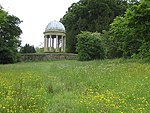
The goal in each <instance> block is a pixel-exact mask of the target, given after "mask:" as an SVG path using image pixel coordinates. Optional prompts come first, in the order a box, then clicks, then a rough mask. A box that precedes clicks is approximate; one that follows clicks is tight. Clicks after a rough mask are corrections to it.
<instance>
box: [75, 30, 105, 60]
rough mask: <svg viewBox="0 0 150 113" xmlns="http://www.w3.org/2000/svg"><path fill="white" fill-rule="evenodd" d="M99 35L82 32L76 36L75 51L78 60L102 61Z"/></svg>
mask: <svg viewBox="0 0 150 113" xmlns="http://www.w3.org/2000/svg"><path fill="white" fill-rule="evenodd" d="M100 37H101V35H100V34H99V33H91V32H82V33H81V34H79V35H77V49H76V51H77V52H78V56H79V60H82V61H85V60H93V59H104V56H105V55H104V49H103V47H102V45H101V40H100Z"/></svg>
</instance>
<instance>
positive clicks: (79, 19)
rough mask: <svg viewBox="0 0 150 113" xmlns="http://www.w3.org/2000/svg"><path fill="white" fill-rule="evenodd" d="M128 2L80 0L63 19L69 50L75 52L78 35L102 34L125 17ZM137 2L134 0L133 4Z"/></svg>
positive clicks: (69, 9) (122, 0) (120, 0)
mask: <svg viewBox="0 0 150 113" xmlns="http://www.w3.org/2000/svg"><path fill="white" fill-rule="evenodd" d="M127 1H128V0H80V1H79V2H77V3H74V4H72V6H71V7H69V8H68V12H67V13H66V14H65V15H64V17H63V18H62V19H61V21H62V23H63V24H64V25H65V27H66V32H67V50H68V52H75V45H76V42H77V40H76V35H77V34H79V33H80V32H81V31H90V32H96V31H97V32H102V30H108V29H109V24H110V23H111V22H112V21H113V19H114V18H115V17H116V16H118V15H122V16H123V15H124V12H125V11H126V9H127V7H128V2H127ZM135 2H137V0H134V2H133V0H132V3H135Z"/></svg>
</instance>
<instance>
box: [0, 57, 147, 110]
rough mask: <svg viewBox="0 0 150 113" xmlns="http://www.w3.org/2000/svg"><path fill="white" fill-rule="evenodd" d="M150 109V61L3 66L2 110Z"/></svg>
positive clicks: (0, 71) (0, 73)
mask: <svg viewBox="0 0 150 113" xmlns="http://www.w3.org/2000/svg"><path fill="white" fill-rule="evenodd" d="M30 112H34V113H150V63H144V62H141V61H135V60H124V59H115V60H95V61H88V62H80V61H75V60H71V61H48V62H26V63H25V62H21V63H17V64H9V65H0V113H30Z"/></svg>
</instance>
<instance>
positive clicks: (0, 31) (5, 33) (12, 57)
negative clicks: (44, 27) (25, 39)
mask: <svg viewBox="0 0 150 113" xmlns="http://www.w3.org/2000/svg"><path fill="white" fill-rule="evenodd" d="M20 23H21V21H20V19H19V18H18V17H15V16H13V15H9V14H8V13H7V12H6V11H4V10H3V9H2V8H0V64H1V63H2V64H5V63H14V62H16V61H17V58H18V56H19V54H18V51H17V49H18V47H19V46H20V40H19V35H20V34H21V33H22V31H21V29H20V27H19V24H20Z"/></svg>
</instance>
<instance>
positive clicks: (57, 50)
mask: <svg viewBox="0 0 150 113" xmlns="http://www.w3.org/2000/svg"><path fill="white" fill-rule="evenodd" d="M58 44H59V42H58V35H56V52H59V45H58Z"/></svg>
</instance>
